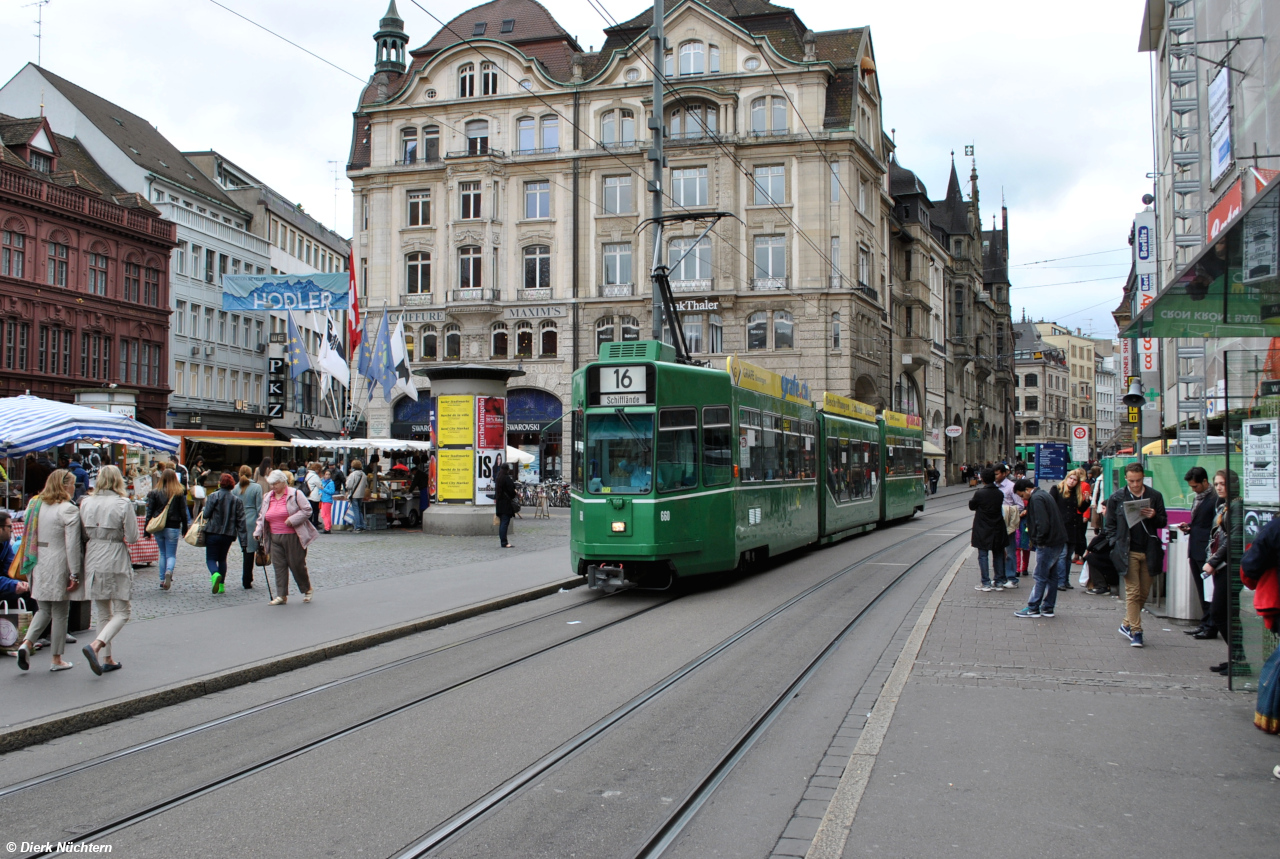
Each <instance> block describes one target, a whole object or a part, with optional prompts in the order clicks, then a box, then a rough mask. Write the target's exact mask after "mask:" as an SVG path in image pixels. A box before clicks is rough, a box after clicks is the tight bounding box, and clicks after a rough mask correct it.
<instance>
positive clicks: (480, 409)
mask: <svg viewBox="0 0 1280 859" xmlns="http://www.w3.org/2000/svg"><path fill="white" fill-rule="evenodd" d="M475 444H476V450H504V449H505V448H506V446H507V399H506V397H476V442H475Z"/></svg>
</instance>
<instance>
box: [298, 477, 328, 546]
mask: <svg viewBox="0 0 1280 859" xmlns="http://www.w3.org/2000/svg"><path fill="white" fill-rule="evenodd" d="M302 480H303V485H304V486H305V489H304V491H305V492H306V493H307V500H308V501H310V502H311V526H312V527H313V528H319V527H320V493H321V490H322V489H323V487H324V479H323V478H321V477H320V463H318V462H308V463H307V470H306V471H305V472H303V475H302ZM325 530H326V531H328V530H329V529H328V528H326V529H325Z"/></svg>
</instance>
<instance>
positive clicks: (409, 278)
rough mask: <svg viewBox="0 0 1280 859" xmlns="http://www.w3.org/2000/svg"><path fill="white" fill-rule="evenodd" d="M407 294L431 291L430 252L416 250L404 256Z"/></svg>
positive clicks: (423, 293)
mask: <svg viewBox="0 0 1280 859" xmlns="http://www.w3.org/2000/svg"><path fill="white" fill-rule="evenodd" d="M404 291H405V292H406V293H408V294H409V295H426V294H427V293H429V292H431V254H429V253H427V252H425V251H418V252H415V253H411V254H408V255H407V256H406V257H405V287H404Z"/></svg>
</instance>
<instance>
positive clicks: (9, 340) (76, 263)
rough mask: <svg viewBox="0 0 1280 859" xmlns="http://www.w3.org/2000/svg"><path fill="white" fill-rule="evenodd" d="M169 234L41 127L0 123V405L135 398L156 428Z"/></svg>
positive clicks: (138, 199)
mask: <svg viewBox="0 0 1280 859" xmlns="http://www.w3.org/2000/svg"><path fill="white" fill-rule="evenodd" d="M174 244H175V240H174V225H173V224H172V223H170V222H168V221H165V220H161V218H160V216H159V213H158V212H157V211H156V209H155V208H154V207H152V206H151V205H150V204H148V203H147V201H146V199H145V198H144V197H142V196H141V195H139V194H135V193H129V192H127V191H125V189H123V188H121V187H120V186H119V185H117V184H116V183H115V182H113V181H112V180H111V178H110V177H109V176H108V175H107V174H106V173H105V172H104V171H103V170H102V168H101V167H99V166H98V164H97V162H95V161H94V159H93V158H92V157H91V156H90V155H89V153H88V152H87V151H86V150H85V148H84V147H82V146H81V145H80V143H79V141H78V140H76V139H75V138H72V137H65V136H62V135H59V134H55V133H54V131H53V128H52V127H51V126H50V124H49V121H48V119H47V118H46V117H43V116H36V117H32V118H14V117H9V116H5V115H3V114H0V396H16V395H18V394H23V393H28V392H29V393H31V394H34V395H36V396H39V397H45V398H46V399H51V400H60V401H63V402H74V401H75V390H76V389H77V388H104V387H108V386H115V387H116V388H117V390H118V391H123V390H125V389H132V390H136V391H137V397H136V413H135V416H136V417H137V419H138V420H140V421H143V422H144V423H147V424H149V425H150V426H153V427H163V426H165V409H166V405H167V400H168V395H169V374H168V366H169V365H168V345H169V310H168V306H169V305H168V302H169V255H170V252H171V251H172V250H173V248H174Z"/></svg>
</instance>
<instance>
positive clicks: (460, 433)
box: [436, 396, 475, 447]
mask: <svg viewBox="0 0 1280 859" xmlns="http://www.w3.org/2000/svg"><path fill="white" fill-rule="evenodd" d="M474 409H475V400H474V398H472V397H470V396H448V397H446V396H442V397H439V398H438V399H437V400H436V421H437V424H438V426H439V436H440V438H439V442H440V446H441V447H451V446H458V447H462V446H465V447H470V446H471V445H472V444H474V443H475V439H474V438H473V433H474V430H473V427H474V426H475V422H474V421H475V411H474Z"/></svg>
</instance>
